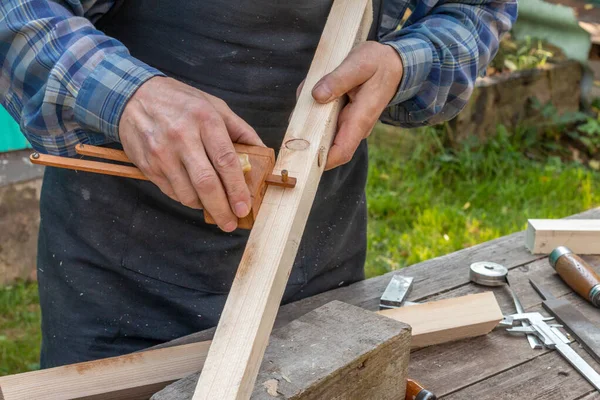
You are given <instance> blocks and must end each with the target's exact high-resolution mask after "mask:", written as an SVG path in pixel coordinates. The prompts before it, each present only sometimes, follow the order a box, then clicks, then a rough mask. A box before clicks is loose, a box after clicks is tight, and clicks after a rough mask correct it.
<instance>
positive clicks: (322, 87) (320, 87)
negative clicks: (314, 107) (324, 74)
mask: <svg viewBox="0 0 600 400" xmlns="http://www.w3.org/2000/svg"><path fill="white" fill-rule="evenodd" d="M313 97H314V98H315V99H316V100H319V101H321V102H323V103H327V102H328V101H329V100H331V97H333V94H332V93H331V90H330V89H329V86H327V84H325V83H323V82H319V83H317V85H316V86H315V87H314V89H313Z"/></svg>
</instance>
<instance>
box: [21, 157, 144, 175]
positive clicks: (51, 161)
mask: <svg viewBox="0 0 600 400" xmlns="http://www.w3.org/2000/svg"><path fill="white" fill-rule="evenodd" d="M29 160H30V161H31V162H32V163H33V164H38V165H46V166H49V167H57V168H66V169H72V170H75V171H84V172H92V173H95V174H104V175H112V176H120V177H123V178H132V179H139V180H142V181H147V180H148V178H146V176H145V175H144V174H142V171H140V170H139V169H138V168H137V167H132V166H129V165H120V164H110V163H105V162H99V161H90V160H82V159H79V158H68V157H58V156H52V155H49V154H37V153H36V154H32V155H31V156H30V157H29Z"/></svg>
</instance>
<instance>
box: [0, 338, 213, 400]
mask: <svg viewBox="0 0 600 400" xmlns="http://www.w3.org/2000/svg"><path fill="white" fill-rule="evenodd" d="M209 346H210V342H201V343H192V344H186V345H182V346H177V347H171V348H166V349H158V350H148V351H144V352H140V353H132V354H127V355H124V356H120V357H111V358H105V359H102V360H96V361H88V362H83V363H77V364H72V365H66V366H62V367H56V368H49V369H43V370H39V371H33V372H26V373H22V374H16V375H10V376H4V377H0V400H48V399H51V400H73V399H102V400H132V399H147V398H149V397H150V396H151V395H152V394H153V393H155V392H156V391H158V390H160V389H162V388H164V387H165V386H166V385H168V384H169V383H171V382H173V381H175V380H177V379H181V378H183V377H185V376H188V375H189V374H192V373H194V372H196V371H200V370H201V369H202V365H203V363H204V360H205V358H206V354H207V353H208V348H209Z"/></svg>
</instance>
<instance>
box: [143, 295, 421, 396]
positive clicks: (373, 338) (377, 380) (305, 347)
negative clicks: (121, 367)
mask: <svg viewBox="0 0 600 400" xmlns="http://www.w3.org/2000/svg"><path fill="white" fill-rule="evenodd" d="M409 353H410V329H409V328H408V326H407V325H405V324H400V323H398V322H397V321H393V320H391V319H388V318H383V317H381V316H378V315H377V314H375V313H373V312H370V311H366V310H363V309H361V308H358V307H355V306H351V305H349V304H346V303H342V302H339V301H335V302H331V303H329V304H326V305H324V306H322V307H320V308H318V309H316V310H314V311H311V312H310V313H308V314H306V315H304V316H303V317H301V318H299V319H298V320H295V321H293V322H291V323H290V324H288V325H286V326H285V327H283V328H280V329H277V330H275V331H274V332H273V335H272V336H271V341H270V343H269V346H268V348H267V350H266V353H265V357H264V360H263V363H262V365H261V368H260V372H259V375H258V380H257V382H256V386H255V387H254V389H253V391H252V393H251V398H252V399H253V400H273V399H282V400H284V399H294V400H321V399H339V400H342V399H347V400H354V399H355V400H364V399H378V400H399V399H403V398H404V393H405V390H406V386H405V385H406V371H407V367H408V359H409ZM197 380H198V374H196V375H192V376H190V377H187V378H185V379H183V380H180V381H178V382H175V383H174V384H172V385H170V386H168V387H167V388H165V389H164V390H162V391H161V392H159V393H156V394H155V395H154V396H153V397H152V400H184V399H186V400H188V399H191V398H192V395H193V392H194V388H195V387H196V381H197ZM269 392H271V394H269Z"/></svg>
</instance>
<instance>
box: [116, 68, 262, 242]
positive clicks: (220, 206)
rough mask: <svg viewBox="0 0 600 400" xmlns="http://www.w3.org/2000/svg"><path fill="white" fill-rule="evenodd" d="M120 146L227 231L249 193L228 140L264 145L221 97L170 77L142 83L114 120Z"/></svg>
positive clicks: (166, 188)
mask: <svg viewBox="0 0 600 400" xmlns="http://www.w3.org/2000/svg"><path fill="white" fill-rule="evenodd" d="M119 136H120V138H121V143H122V144H123V149H124V150H125V153H126V154H127V156H128V157H129V158H130V159H131V161H132V162H133V163H134V164H135V165H136V166H137V167H138V168H139V169H140V170H141V171H142V172H143V173H144V175H146V176H147V177H148V179H150V180H151V181H152V182H154V183H155V184H156V185H157V186H158V187H159V188H160V190H162V191H163V193H165V194H166V195H167V196H169V197H171V198H172V199H174V200H176V201H179V202H181V203H182V204H184V205H186V206H188V207H192V208H199V206H200V202H202V206H203V207H204V209H205V210H206V211H208V212H209V213H210V214H211V216H212V217H213V218H214V220H215V221H216V223H217V224H218V225H219V227H220V228H221V229H222V230H224V231H226V232H231V231H233V230H234V229H235V228H236V227H237V218H238V217H239V218H243V217H245V216H246V215H248V213H249V212H250V207H251V198H250V192H249V191H248V187H247V185H246V181H245V180H244V174H243V172H242V168H241V165H240V163H239V160H238V157H237V154H236V152H235V150H234V148H233V142H238V143H244V144H249V145H256V146H264V144H263V143H262V141H261V140H260V138H259V137H258V135H257V134H256V132H255V131H254V129H252V127H250V125H248V124H247V123H246V122H244V120H242V119H241V118H240V117H238V116H237V115H236V114H235V113H234V112H233V111H231V109H230V108H229V107H228V106H227V104H225V102H224V101H223V100H221V99H218V98H216V97H214V96H211V95H209V94H208V93H205V92H202V91H200V90H198V89H195V88H193V87H191V86H188V85H186V84H184V83H181V82H178V81H176V80H174V79H171V78H163V77H155V78H152V79H150V80H148V81H147V82H145V83H144V84H143V85H142V86H140V88H139V89H138V90H137V91H136V92H135V94H134V95H133V96H132V97H131V99H130V100H129V101H128V102H127V104H126V106H125V109H124V111H123V114H122V116H121V120H120V122H119Z"/></svg>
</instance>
